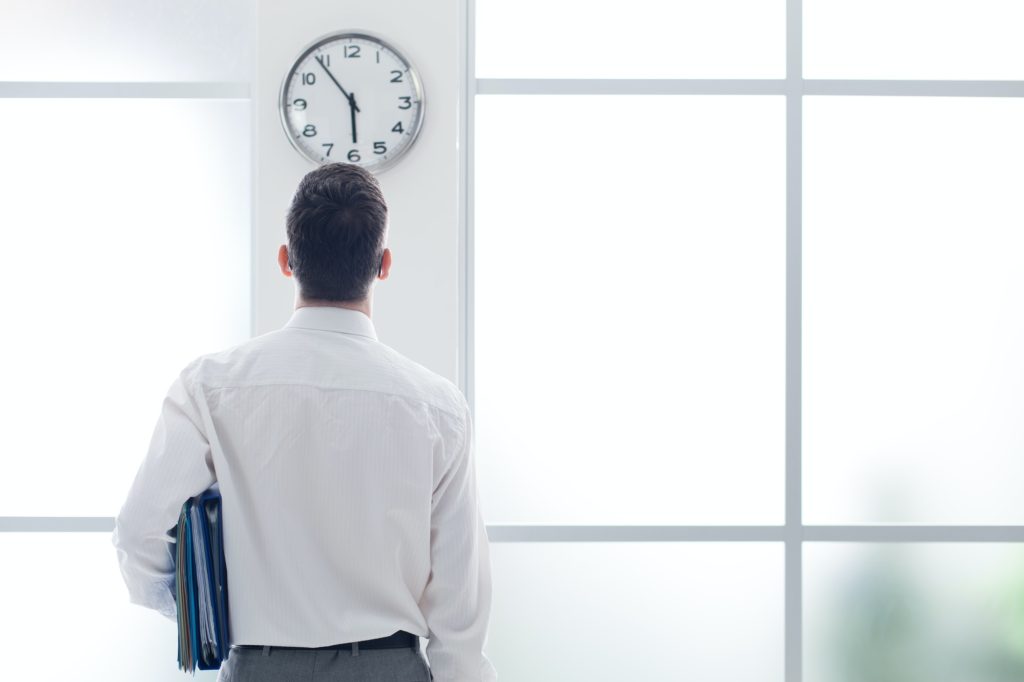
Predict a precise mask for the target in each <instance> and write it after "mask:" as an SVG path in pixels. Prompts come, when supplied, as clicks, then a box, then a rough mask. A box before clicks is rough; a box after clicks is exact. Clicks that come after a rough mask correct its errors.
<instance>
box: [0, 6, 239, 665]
mask: <svg viewBox="0 0 1024 682" xmlns="http://www.w3.org/2000/svg"><path fill="white" fill-rule="evenodd" d="M4 12H5V17H4V18H5V21H4V26H3V28H0V33H2V34H3V37H4V39H3V40H2V41H0V148H2V149H3V155H2V156H0V186H2V187H3V188H4V201H3V202H2V204H0V232H2V235H3V238H4V243H5V244H6V251H7V255H8V258H7V265H6V267H5V268H4V269H3V271H2V273H0V305H2V307H3V309H4V312H5V316H6V324H5V327H4V328H5V331H6V333H5V334H4V337H3V340H2V341H0V344H2V346H3V353H2V354H0V357H2V358H3V360H2V362H3V368H2V375H3V377H4V381H3V382H2V383H0V409H2V411H3V413H4V414H5V415H6V416H5V419H4V421H3V424H2V426H0V436H2V438H3V441H4V453H5V456H4V457H2V458H0V530H2V531H7V532H3V533H0V555H2V556H4V557H18V558H19V559H21V560H19V561H5V562H3V564H4V565H3V566H2V567H0V583H2V584H3V585H4V586H5V587H4V588H0V602H3V603H4V605H5V618H4V619H3V620H4V626H2V627H6V628H8V629H7V630H3V629H2V627H0V637H2V638H3V639H4V640H5V641H12V640H13V641H16V642H18V643H19V646H21V647H22V649H21V650H20V651H19V655H18V656H17V657H15V658H12V659H11V660H9V661H8V662H7V664H6V665H7V667H6V669H5V674H7V675H8V676H9V677H10V678H11V679H27V678H29V677H31V676H33V675H34V674H35V667H36V662H37V661H38V660H40V659H43V658H52V652H51V650H50V648H51V646H50V642H51V641H53V639H54V638H56V639H58V640H60V641H62V642H66V643H68V645H69V646H73V647H76V648H75V651H74V652H72V653H73V655H72V656H70V657H68V660H69V661H72V660H73V661H74V672H73V673H72V672H71V669H70V668H69V669H68V674H66V675H63V677H64V678H75V679H82V680H114V681H116V680H129V679H140V678H144V679H153V680H157V679H166V680H171V679H178V676H180V673H179V672H178V671H177V670H176V667H175V665H174V660H175V658H174V657H175V652H174V648H173V646H171V647H170V648H169V647H168V646H167V644H168V642H173V641H174V640H173V626H170V624H167V630H165V629H164V627H163V626H160V624H159V621H160V619H159V618H156V619H153V618H152V614H147V613H145V612H144V611H143V610H142V609H139V608H138V607H137V606H134V605H131V604H129V603H128V600H127V593H126V592H125V588H124V584H123V582H122V581H121V578H120V575H119V573H118V571H117V568H116V558H115V556H114V552H113V550H112V549H111V547H110V542H109V534H110V532H111V530H112V529H113V519H112V517H113V516H114V515H115V514H116V513H117V511H118V508H117V506H116V505H117V504H119V503H120V502H121V501H123V499H124V495H125V494H126V492H127V490H128V488H129V486H130V484H131V481H132V478H133V476H134V475H135V472H136V470H137V469H138V465H139V462H140V459H141V457H142V456H143V455H144V454H145V448H146V446H147V444H148V442H149V439H150V437H151V435H152V428H153V426H154V424H155V423H156V419H157V416H158V415H159V413H160V409H161V402H162V400H163V397H164V395H165V394H166V391H167V388H168V387H169V385H170V379H171V378H172V377H174V376H175V375H176V374H177V372H178V371H180V370H181V368H182V367H184V365H185V364H186V363H187V362H188V361H189V360H191V359H192V358H194V357H195V356H196V355H199V354H200V353H203V352H207V351H208V350H209V348H218V347H226V346H228V345H233V344H235V343H239V342H241V341H244V340H245V339H247V338H249V336H250V331H251V325H250V317H251V315H250V304H251V301H250V298H251V296H250V286H249V281H250V254H251V249H250V244H251V234H250V232H251V227H250V215H249V213H250V209H249V207H250V196H251V189H250V178H251V159H250V145H251V141H250V133H249V130H250V120H251V106H250V101H249V83H250V80H251V77H250V73H249V69H250V65H251V64H252V63H253V53H254V38H255V5H254V3H250V2H248V0H231V1H230V2H222V3H207V2H198V1H195V0H190V1H188V2H177V3H164V2H157V1H155V0H144V1H138V0H136V1H133V2H126V1H122V0H103V1H102V2H96V3H90V4H89V5H88V8H86V7H85V6H84V5H83V4H82V3H76V2H69V1H55V2H47V3H37V2H29V1H28V0H14V2H12V3H7V4H6V5H5V8H4ZM196 273H201V275H200V276H196ZM54 386H59V387H60V390H59V391H55V390H54ZM27 557H28V558H35V559H38V561H25V560H24V559H25V558H27ZM71 564H74V565H75V566H76V570H75V571H71V572H69V571H67V570H66V568H67V566H69V565H71ZM54 571H56V572H57V573H59V575H56V574H53V572H54ZM44 593H45V594H46V595H47V599H48V600H49V601H51V602H52V603H55V604H60V608H61V617H62V619H63V620H62V621H61V622H60V623H57V622H54V621H53V618H52V616H53V615H54V614H53V613H52V612H50V611H47V610H43V611H40V610H39V609H38V600H39V595H41V594H44ZM27 597H31V598H27ZM97 614H99V615H100V616H101V624H102V618H107V619H109V620H108V621H107V622H109V623H111V624H114V623H115V620H114V619H115V617H116V618H117V619H118V620H117V621H116V623H117V628H116V629H117V630H118V632H120V631H122V630H123V625H124V624H126V623H128V624H134V625H137V626H138V627H134V625H133V626H132V627H131V628H130V629H131V632H132V635H131V639H130V641H128V642H127V646H125V647H123V648H122V649H123V650H124V651H128V652H130V653H131V655H130V656H129V657H128V658H125V659H121V658H116V657H115V659H112V658H111V657H110V656H109V651H110V650H111V649H110V641H109V637H110V635H111V632H112V630H111V628H104V627H100V628H97V627H95V624H96V616H97ZM87 623H88V624H89V625H86V624H87ZM23 632H36V633H40V632H43V633H45V636H41V637H23V636H19V635H20V634H21V633H23ZM63 633H66V634H67V636H64V634H63ZM169 634H170V637H169V636H168V635H169ZM25 647H28V649H27V650H26V649H25ZM12 665H13V666H14V667H13V668H12V667H11V666H12ZM55 665H56V666H57V667H56V668H54V670H59V669H60V665H61V664H60V662H59V661H58V662H56V663H55ZM198 677H201V678H204V679H210V680H212V679H214V678H215V677H216V674H215V673H212V674H211V673H200V674H199V675H198Z"/></svg>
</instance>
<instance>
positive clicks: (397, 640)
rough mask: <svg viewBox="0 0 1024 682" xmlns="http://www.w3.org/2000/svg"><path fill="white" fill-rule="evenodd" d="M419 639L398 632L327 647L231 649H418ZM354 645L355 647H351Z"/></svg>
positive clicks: (245, 646)
mask: <svg viewBox="0 0 1024 682" xmlns="http://www.w3.org/2000/svg"><path fill="white" fill-rule="evenodd" d="M419 643H420V638H419V637H418V636H417V635H414V634H413V633H411V632H406V631H405V630H399V631H398V632H396V633H394V634H392V635H388V636H387V637H378V638H377V639H364V640H363V641H361V642H345V643H344V644H331V645H329V646H317V647H305V646H277V645H276V644H267V645H264V644H232V645H231V648H232V649H264V650H265V651H264V653H269V651H270V649H288V650H290V651H324V650H327V649H347V650H352V649H353V648H354V649H355V651H359V650H360V649H402V648H405V647H410V648H413V647H416V648H419ZM353 645H355V647H353Z"/></svg>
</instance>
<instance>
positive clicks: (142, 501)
mask: <svg viewBox="0 0 1024 682" xmlns="http://www.w3.org/2000/svg"><path fill="white" fill-rule="evenodd" d="M194 366H195V362H193V363H191V364H190V365H189V366H188V367H186V368H185V369H184V370H183V371H182V372H181V374H180V375H179V376H178V377H177V378H176V379H175V380H174V382H173V383H172V384H171V387H170V389H169V390H168V391H167V396H166V397H165V398H164V401H163V406H162V408H161V412H160V416H159V418H158V419H157V423H156V427H155V428H154V430H153V436H152V438H151V440H150V443H149V451H148V452H147V454H146V456H145V458H144V459H143V461H142V464H141V465H140V467H139V470H138V472H137V473H136V475H135V480H134V481H133V482H132V485H131V488H130V489H129V491H128V497H127V499H126V500H125V502H124V504H123V505H122V506H121V510H120V512H119V513H118V515H117V517H116V518H115V519H114V532H113V535H112V536H111V543H112V544H113V545H114V547H115V548H116V550H117V559H118V564H119V565H120V569H121V575H122V577H123V578H124V581H125V584H126V585H127V586H128V600H129V601H130V602H131V603H133V604H139V605H141V606H145V607H147V608H150V609H155V610H156V611H158V612H159V613H161V614H162V615H163V616H165V617H166V618H168V619H169V620H172V621H176V620H177V610H176V606H175V600H174V590H175V585H174V554H173V552H175V541H176V539H175V534H176V529H177V524H178V516H179V514H180V513H181V506H182V505H183V504H184V503H185V501H186V500H187V499H189V498H190V497H193V496H195V495H198V494H199V493H201V492H203V491H204V490H206V489H207V488H209V487H210V486H211V485H213V483H214V482H215V481H216V475H215V472H214V468H213V458H212V454H211V448H210V443H209V441H208V440H207V437H206V434H205V430H204V426H203V421H202V417H201V416H200V412H199V409H198V406H197V404H196V402H195V400H196V399H195V397H194V393H193V392H192V389H193V383H192V376H191V372H190V370H191V369H192V368H193V367H194ZM200 399H202V397H200Z"/></svg>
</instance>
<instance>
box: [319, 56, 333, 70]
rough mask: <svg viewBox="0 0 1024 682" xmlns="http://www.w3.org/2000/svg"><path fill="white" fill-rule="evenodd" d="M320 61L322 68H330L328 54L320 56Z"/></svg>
mask: <svg viewBox="0 0 1024 682" xmlns="http://www.w3.org/2000/svg"><path fill="white" fill-rule="evenodd" d="M320 61H321V62H322V63H323V65H324V66H326V67H328V68H329V67H330V66H331V55H329V54H323V55H320Z"/></svg>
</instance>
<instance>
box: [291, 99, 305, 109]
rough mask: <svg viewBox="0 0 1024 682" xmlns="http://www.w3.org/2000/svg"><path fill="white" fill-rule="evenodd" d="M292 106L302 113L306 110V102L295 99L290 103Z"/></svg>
mask: <svg viewBox="0 0 1024 682" xmlns="http://www.w3.org/2000/svg"><path fill="white" fill-rule="evenodd" d="M292 106H293V107H295V108H296V109H298V110H299V111H302V110H303V109H305V108H306V100H304V99H297V100H295V101H294V102H292Z"/></svg>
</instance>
